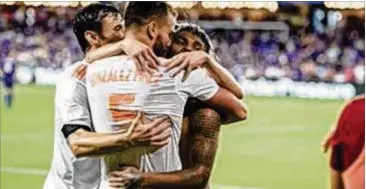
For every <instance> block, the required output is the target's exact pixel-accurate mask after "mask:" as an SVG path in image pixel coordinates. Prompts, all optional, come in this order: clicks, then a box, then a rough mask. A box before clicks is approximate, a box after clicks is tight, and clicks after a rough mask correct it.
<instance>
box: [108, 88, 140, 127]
mask: <svg viewBox="0 0 366 189" xmlns="http://www.w3.org/2000/svg"><path fill="white" fill-rule="evenodd" d="M134 101H135V94H111V95H110V96H109V98H108V106H109V112H110V113H111V116H112V120H113V121H115V122H118V121H131V120H132V119H134V118H136V116H137V111H133V110H132V111H131V110H120V109H118V106H120V105H128V104H131V103H132V102H134Z"/></svg>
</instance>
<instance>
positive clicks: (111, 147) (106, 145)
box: [68, 130, 134, 157]
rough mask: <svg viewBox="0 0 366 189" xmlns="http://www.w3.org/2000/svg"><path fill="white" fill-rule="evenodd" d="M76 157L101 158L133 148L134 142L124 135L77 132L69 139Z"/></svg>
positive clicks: (120, 133)
mask: <svg viewBox="0 0 366 189" xmlns="http://www.w3.org/2000/svg"><path fill="white" fill-rule="evenodd" d="M68 141H69V144H70V147H71V150H72V152H73V153H74V155H75V156H76V157H85V156H92V157H94V156H101V155H106V154H110V153H113V152H117V151H123V150H125V149H127V148H131V147H133V146H134V145H133V142H131V141H129V140H128V137H127V136H126V135H125V134H124V133H122V132H119V133H110V134H109V133H108V134H107V133H105V134H104V133H95V132H87V131H80V130H78V131H76V132H75V133H73V134H72V135H70V136H69V138H68Z"/></svg>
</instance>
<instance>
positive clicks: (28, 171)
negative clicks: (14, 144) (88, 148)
mask: <svg viewBox="0 0 366 189" xmlns="http://www.w3.org/2000/svg"><path fill="white" fill-rule="evenodd" d="M0 170H1V172H5V173H11V174H20V175H38V176H46V175H47V173H48V170H44V169H35V168H19V167H4V166H2V167H1V169H0ZM212 186H213V187H212V188H213V189H263V188H257V187H243V186H231V185H224V184H212Z"/></svg>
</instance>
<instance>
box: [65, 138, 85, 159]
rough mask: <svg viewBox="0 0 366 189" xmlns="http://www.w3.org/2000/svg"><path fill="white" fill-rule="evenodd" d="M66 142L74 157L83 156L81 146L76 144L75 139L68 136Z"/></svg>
mask: <svg viewBox="0 0 366 189" xmlns="http://www.w3.org/2000/svg"><path fill="white" fill-rule="evenodd" d="M68 142H69V146H70V150H71V152H72V154H73V155H74V156H75V157H76V158H81V157H84V156H85V153H83V152H82V150H81V149H82V147H81V146H80V145H79V144H78V142H76V139H74V138H73V137H70V138H69V139H68Z"/></svg>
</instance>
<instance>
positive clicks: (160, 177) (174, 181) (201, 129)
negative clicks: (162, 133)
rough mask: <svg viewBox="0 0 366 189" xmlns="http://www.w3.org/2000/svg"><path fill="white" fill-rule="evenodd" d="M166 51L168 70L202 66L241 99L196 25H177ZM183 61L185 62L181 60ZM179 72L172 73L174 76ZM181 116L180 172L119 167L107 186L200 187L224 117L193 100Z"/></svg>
mask: <svg viewBox="0 0 366 189" xmlns="http://www.w3.org/2000/svg"><path fill="white" fill-rule="evenodd" d="M169 49H170V50H169V52H168V57H173V56H175V55H177V56H175V57H174V58H173V59H171V61H170V63H169V64H168V68H169V69H170V68H173V67H174V66H180V68H181V69H183V68H184V66H181V65H183V64H182V62H183V63H184V62H188V64H186V65H185V66H186V67H188V66H191V67H193V68H195V67H200V66H203V65H204V66H205V67H206V68H207V69H208V70H209V73H212V76H213V77H214V78H215V80H216V81H217V82H218V83H219V85H220V86H221V87H226V88H227V89H228V90H229V91H233V93H234V94H236V96H238V98H242V96H243V93H242V91H241V89H240V87H239V84H237V83H236V82H235V79H233V78H232V76H231V75H230V73H225V72H224V71H225V69H224V68H222V67H221V66H220V65H219V63H218V62H216V61H215V59H214V58H213V56H212V55H210V53H211V52H212V50H213V46H212V44H211V41H210V39H209V37H208V35H207V34H206V33H205V31H204V30H202V29H201V28H200V27H199V26H197V25H195V24H181V25H180V27H179V28H178V29H177V30H176V31H175V34H174V35H173V39H172V44H171V46H170V48H169ZM179 59H181V60H180V61H181V62H180V64H179V62H178V61H176V60H179ZM186 59H189V61H185V60H186ZM215 70H218V71H215ZM179 71H180V70H176V71H175V73H178V72H179ZM221 72H222V73H221ZM226 74H228V75H229V76H226ZM220 76H221V77H220ZM222 76H223V77H222ZM225 76H226V77H225ZM184 115H185V118H184V121H183V126H182V134H181V139H180V157H181V160H182V166H183V170H182V171H178V172H172V173H163V174H161V173H143V172H140V171H139V170H138V169H136V168H134V167H123V168H121V170H122V171H120V170H119V171H115V172H113V173H111V174H110V178H109V182H110V185H111V186H112V187H115V188H118V187H120V186H122V185H124V184H125V183H129V182H132V181H133V180H132V179H134V181H135V182H136V183H135V185H136V186H138V187H142V188H173V187H174V188H204V187H205V186H206V185H207V183H208V180H209V178H210V174H211V170H212V167H213V164H214V159H215V155H216V150H217V146H218V136H219V131H220V124H221V122H225V119H227V118H225V116H220V115H219V113H217V112H216V111H215V110H213V109H210V108H209V106H208V105H206V104H204V103H203V102H200V101H198V100H195V99H190V100H189V101H188V104H187V105H186V107H185V113H184ZM221 115H223V112H221ZM131 172H132V173H134V174H138V176H137V178H138V179H136V178H134V177H129V173H131ZM207 188H208V186H207Z"/></svg>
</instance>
